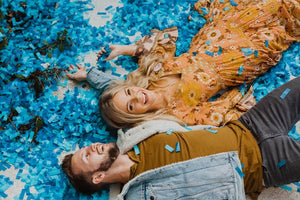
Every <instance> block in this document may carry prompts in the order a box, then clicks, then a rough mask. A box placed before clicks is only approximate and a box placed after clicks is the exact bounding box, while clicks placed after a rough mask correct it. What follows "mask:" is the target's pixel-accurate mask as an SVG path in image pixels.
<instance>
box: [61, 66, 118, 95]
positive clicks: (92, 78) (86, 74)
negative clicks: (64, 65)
mask: <svg viewBox="0 0 300 200" xmlns="http://www.w3.org/2000/svg"><path fill="white" fill-rule="evenodd" d="M76 66H77V68H78V69H77V71H76V72H75V73H72V71H73V70H76V68H75V66H74V65H70V67H69V68H68V69H67V70H66V71H65V72H66V73H67V74H66V76H67V77H68V78H70V79H73V80H76V81H87V82H88V83H89V84H91V86H93V87H94V88H95V89H97V90H106V89H108V87H109V85H110V83H111V82H112V81H114V80H118V79H119V78H118V77H116V76H113V75H109V74H107V73H104V72H102V71H99V70H97V69H96V68H92V69H90V71H87V68H86V67H83V66H81V65H79V64H77V63H76Z"/></svg>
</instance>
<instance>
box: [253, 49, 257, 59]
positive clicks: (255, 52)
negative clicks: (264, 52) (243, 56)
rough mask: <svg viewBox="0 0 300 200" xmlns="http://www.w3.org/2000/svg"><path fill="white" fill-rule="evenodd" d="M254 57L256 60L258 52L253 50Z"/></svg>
mask: <svg viewBox="0 0 300 200" xmlns="http://www.w3.org/2000/svg"><path fill="white" fill-rule="evenodd" d="M254 56H255V57H256V58H258V51H257V50H254Z"/></svg>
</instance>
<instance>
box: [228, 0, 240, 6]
mask: <svg viewBox="0 0 300 200" xmlns="http://www.w3.org/2000/svg"><path fill="white" fill-rule="evenodd" d="M229 3H230V5H231V6H238V4H237V3H236V2H234V1H233V0H229Z"/></svg>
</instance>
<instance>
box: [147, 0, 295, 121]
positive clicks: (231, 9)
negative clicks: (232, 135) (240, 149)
mask: <svg viewBox="0 0 300 200" xmlns="http://www.w3.org/2000/svg"><path fill="white" fill-rule="evenodd" d="M203 8H206V9H203ZM195 10H196V11H198V12H199V13H200V14H203V15H204V14H205V13H204V12H203V11H204V10H209V12H208V13H207V14H205V15H204V17H205V19H206V20H207V23H206V24H205V25H204V26H203V27H202V28H201V29H200V30H199V32H198V33H197V34H196V35H195V36H194V38H193V39H192V42H191V45H190V49H189V51H188V52H187V53H184V54H182V55H180V56H178V57H172V56H171V54H170V53H169V54H168V57H169V59H166V60H165V61H164V62H163V63H162V68H161V69H160V70H159V72H155V73H151V76H154V77H162V76H167V75H169V74H180V75H181V79H180V83H179V88H178V91H180V92H176V94H175V96H174V97H173V98H172V102H170V104H169V107H168V109H169V113H170V114H171V115H174V116H176V117H177V118H179V119H181V120H182V121H183V122H185V123H187V124H188V125H195V124H208V125H214V126H220V125H223V124H225V123H226V122H228V121H230V120H235V119H237V118H238V117H239V116H240V115H241V114H242V113H243V112H244V111H245V110H247V109H242V110H241V109H240V108H241V106H237V105H238V104H239V102H241V101H243V95H242V94H241V92H240V91H239V89H238V88H237V86H239V85H241V84H243V83H251V82H252V81H253V80H254V79H256V78H257V77H258V76H259V75H261V74H263V73H265V72H266V71H267V70H269V69H270V67H272V66H274V65H276V64H277V62H278V61H279V60H280V58H281V53H282V52H283V51H285V50H286V49H287V48H288V47H289V46H290V45H291V44H292V43H293V42H294V41H300V2H299V1H298V0H251V1H250V0H244V1H238V0H234V1H232V0H222V1H218V0H214V1H212V2H211V1H209V0H201V1H198V2H197V3H196V4H195ZM173 28H174V27H173ZM172 31H173V32H174V29H172ZM162 33H164V34H165V33H166V31H165V30H164V31H162ZM172 41H175V40H174V38H173V40H172ZM169 44H170V45H169V46H168V48H169V49H168V52H173V53H174V52H175V50H174V51H170V48H171V47H172V48H173V49H175V48H176V45H175V42H173V43H169ZM161 47H162V45H160V44H159V43H156V44H155V45H154V48H153V50H152V52H151V53H150V54H151V55H152V56H157V54H158V51H156V50H155V49H159V48H161ZM173 56H174V54H173ZM227 88H233V89H231V90H229V91H228V92H226V93H224V94H223V95H221V96H220V97H219V98H216V99H215V100H214V101H208V100H209V99H210V98H211V97H212V96H214V95H215V94H216V93H217V92H219V91H220V90H224V89H227Z"/></svg>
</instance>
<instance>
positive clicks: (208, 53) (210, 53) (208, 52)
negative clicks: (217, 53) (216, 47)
mask: <svg viewBox="0 0 300 200" xmlns="http://www.w3.org/2000/svg"><path fill="white" fill-rule="evenodd" d="M205 53H206V54H207V55H210V56H214V53H213V52H211V51H205Z"/></svg>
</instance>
